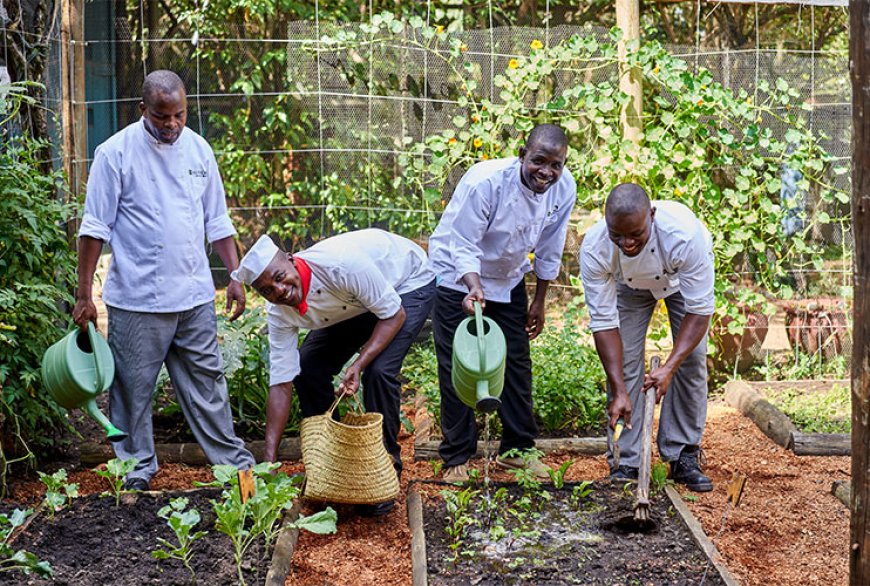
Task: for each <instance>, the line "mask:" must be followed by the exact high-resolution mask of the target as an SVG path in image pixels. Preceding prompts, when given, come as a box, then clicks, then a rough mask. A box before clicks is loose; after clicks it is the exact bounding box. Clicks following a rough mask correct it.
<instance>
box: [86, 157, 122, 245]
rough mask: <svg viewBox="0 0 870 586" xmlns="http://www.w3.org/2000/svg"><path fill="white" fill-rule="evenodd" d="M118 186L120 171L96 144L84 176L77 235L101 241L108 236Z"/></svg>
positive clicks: (113, 214)
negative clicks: (85, 178)
mask: <svg viewBox="0 0 870 586" xmlns="http://www.w3.org/2000/svg"><path fill="white" fill-rule="evenodd" d="M122 188H123V186H122V184H121V174H120V172H119V171H118V167H117V165H116V163H115V162H114V161H112V160H111V158H110V156H109V155H107V154H106V152H105V151H104V150H103V149H102V148H99V147H98V148H97V151H96V153H95V154H94V162H93V163H92V164H91V169H90V172H89V175H88V186H87V195H86V196H85V211H84V216H83V217H82V223H81V226H80V227H79V236H90V237H91V238H96V239H98V240H102V241H104V242H108V241H109V240H110V239H111V236H112V229H113V227H114V226H115V218H116V217H117V215H118V204H119V202H120V199H121V190H122Z"/></svg>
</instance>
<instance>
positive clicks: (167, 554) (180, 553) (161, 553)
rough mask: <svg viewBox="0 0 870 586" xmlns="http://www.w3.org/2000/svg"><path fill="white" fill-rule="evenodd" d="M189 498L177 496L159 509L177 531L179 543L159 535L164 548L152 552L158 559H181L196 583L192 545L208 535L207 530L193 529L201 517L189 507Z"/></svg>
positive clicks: (170, 525) (175, 531)
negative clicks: (191, 562)
mask: <svg viewBox="0 0 870 586" xmlns="http://www.w3.org/2000/svg"><path fill="white" fill-rule="evenodd" d="M187 503H188V500H187V499H186V498H184V497H180V498H175V499H172V500H171V501H169V504H168V505H166V506H165V507H163V508H162V509H160V510H159V511H157V516H158V517H160V518H161V519H165V520H166V524H167V525H169V528H170V529H172V531H173V532H174V533H175V539H176V540H177V541H178V544H177V545H176V544H174V543H171V542H169V541H168V540H166V539H163V538H162V537H158V538H157V541H158V542H159V543H160V545H162V546H163V548H164V549H158V550H155V551H153V552H151V555H153V556H154V557H155V558H157V559H158V560H166V559H176V560H179V561H180V562H181V563H182V564H184V567H185V568H187V570H188V571H189V572H190V576H191V583H192V584H194V585H195V584H196V572H194V571H193V567H192V566H191V565H190V560H191V558H192V557H193V551H192V550H191V546H192V545H193V543H194V542H195V541H196V540H198V539H201V538H203V537H205V536H206V534H207V532H206V531H195V532H194V531H193V528H194V527H195V526H196V525H198V524H199V522H200V520H201V517H200V515H199V511H197V510H196V509H188V510H185V509H187Z"/></svg>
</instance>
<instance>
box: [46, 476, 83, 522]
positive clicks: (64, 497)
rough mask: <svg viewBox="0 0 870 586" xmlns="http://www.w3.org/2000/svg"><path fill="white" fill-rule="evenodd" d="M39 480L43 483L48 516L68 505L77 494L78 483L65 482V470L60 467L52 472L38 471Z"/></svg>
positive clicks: (51, 517)
mask: <svg viewBox="0 0 870 586" xmlns="http://www.w3.org/2000/svg"><path fill="white" fill-rule="evenodd" d="M38 474H39V480H40V481H41V482H42V483H43V484H44V485H45V510H46V511H47V513H48V518H49V519H53V518H54V514H55V513H56V512H57V511H59V510H61V509H62V508H64V507H66V506H68V505H69V504H70V503H71V502H72V500H73V499H75V498H78V496H79V485H78V484H76V483H74V482H72V483H69V482H67V481H66V480H67V475H66V470H64V469H63V468H61V469H60V470H58V471H57V472H55V473H54V474H46V473H44V472H39V473H38Z"/></svg>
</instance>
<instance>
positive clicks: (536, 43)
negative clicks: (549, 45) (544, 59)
mask: <svg viewBox="0 0 870 586" xmlns="http://www.w3.org/2000/svg"><path fill="white" fill-rule="evenodd" d="M531 47H532V49H534V50H535V51H537V50H538V49H543V48H544V43H542V42H541V41H539V40H538V39H535V40H534V41H532V45H531Z"/></svg>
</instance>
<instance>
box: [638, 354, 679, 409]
mask: <svg viewBox="0 0 870 586" xmlns="http://www.w3.org/2000/svg"><path fill="white" fill-rule="evenodd" d="M673 377H674V372H673V371H672V370H671V368H670V367H669V366H668V363H667V362H666V363H664V364H663V365H661V366H660V367H658V368H657V369H655V370H653V371H650V373H649V374H647V375H646V376H644V378H643V389H642V390H643V392H644V393H645V392H647V389H650V388H653V387H654V388H655V390H656V402H659V401H661V400H662V397H664V396H665V393H667V392H668V387H670V386H671V379H672V378H673Z"/></svg>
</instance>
